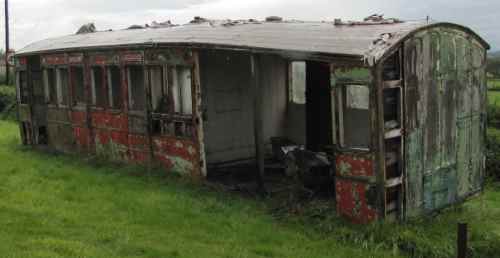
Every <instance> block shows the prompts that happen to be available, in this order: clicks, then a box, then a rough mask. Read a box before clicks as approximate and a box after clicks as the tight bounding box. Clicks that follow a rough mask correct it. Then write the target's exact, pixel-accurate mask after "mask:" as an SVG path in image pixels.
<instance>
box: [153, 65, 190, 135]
mask: <svg viewBox="0 0 500 258" xmlns="http://www.w3.org/2000/svg"><path fill="white" fill-rule="evenodd" d="M153 67H156V68H158V67H162V73H161V74H162V75H163V78H162V79H161V81H162V85H161V86H160V89H161V92H162V96H163V98H164V99H165V101H166V102H167V103H165V107H164V108H165V110H160V111H158V110H155V109H154V102H155V101H154V100H153V98H154V94H155V91H158V89H156V90H154V87H155V86H154V85H153V83H154V80H153V72H152V71H153V69H152V68H153ZM193 73H194V71H193V67H192V66H181V65H163V66H160V65H151V66H148V67H147V75H148V83H149V85H148V86H149V87H150V88H149V89H150V91H151V99H150V100H151V108H152V124H151V127H152V128H151V132H152V134H153V135H154V136H175V137H177V138H185V139H193V137H195V132H194V126H193V115H194V114H193V103H194V102H193ZM182 76H186V77H185V78H186V79H185V80H184V81H181V78H182ZM158 103H159V104H160V103H161V100H160V101H159V102H158Z"/></svg>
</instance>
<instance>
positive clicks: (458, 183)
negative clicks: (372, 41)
mask: <svg viewBox="0 0 500 258" xmlns="http://www.w3.org/2000/svg"><path fill="white" fill-rule="evenodd" d="M462 34H463V33H461V32H457V31H454V30H452V29H449V30H446V31H441V30H440V31H433V30H429V31H423V32H420V33H418V34H416V35H415V36H414V37H413V38H412V39H409V40H408V41H406V42H405V87H406V89H405V101H406V105H405V106H406V116H405V118H406V119H405V120H406V121H405V122H406V128H405V129H406V130H405V131H406V132H405V140H406V141H405V142H406V144H405V149H406V162H405V173H406V175H407V180H406V183H407V191H406V193H407V194H406V206H405V207H406V213H407V216H408V217H412V216H417V215H419V214H421V213H426V212H431V211H433V210H436V209H439V208H443V207H445V206H447V205H449V204H452V203H455V202H457V201H460V200H461V199H463V198H466V197H467V196H469V195H470V194H473V193H475V192H477V191H478V190H480V188H481V181H482V174H483V170H484V168H483V164H482V162H483V158H484V157H483V155H484V137H483V135H484V119H483V117H484V116H483V112H484V108H485V107H484V103H485V95H484V92H485V85H484V69H481V68H482V66H483V65H484V64H483V57H484V50H483V49H482V48H481V47H480V46H479V44H478V45H477V46H475V42H473V39H469V38H466V37H464V36H463V35H462ZM475 52H477V54H474V53H475ZM473 56H474V57H473Z"/></svg>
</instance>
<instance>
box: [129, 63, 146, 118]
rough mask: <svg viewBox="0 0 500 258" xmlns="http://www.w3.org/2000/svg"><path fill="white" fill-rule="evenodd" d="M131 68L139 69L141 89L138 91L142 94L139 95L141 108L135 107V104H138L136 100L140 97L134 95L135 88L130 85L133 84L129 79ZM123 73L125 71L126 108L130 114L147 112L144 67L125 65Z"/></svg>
mask: <svg viewBox="0 0 500 258" xmlns="http://www.w3.org/2000/svg"><path fill="white" fill-rule="evenodd" d="M132 68H139V70H140V71H141V72H142V78H141V79H142V87H141V89H140V90H142V92H143V94H141V96H142V104H141V107H139V108H138V107H137V103H139V102H138V101H136V100H137V98H139V97H141V96H139V95H138V94H136V92H135V90H134V88H135V87H136V86H135V85H132V83H133V80H132V78H131V76H132V73H131V71H132V70H131V69H132ZM125 71H126V75H127V88H128V101H129V105H128V108H129V111H132V112H146V110H147V94H146V85H147V82H146V78H147V74H146V66H143V65H135V64H130V65H127V66H125Z"/></svg>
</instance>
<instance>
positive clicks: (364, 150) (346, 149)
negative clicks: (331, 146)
mask: <svg viewBox="0 0 500 258" xmlns="http://www.w3.org/2000/svg"><path fill="white" fill-rule="evenodd" d="M337 151H339V152H358V153H370V152H371V149H370V148H361V147H337Z"/></svg>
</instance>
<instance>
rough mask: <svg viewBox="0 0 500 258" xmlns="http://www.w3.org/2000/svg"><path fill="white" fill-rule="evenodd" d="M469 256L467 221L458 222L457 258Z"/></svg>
mask: <svg viewBox="0 0 500 258" xmlns="http://www.w3.org/2000/svg"><path fill="white" fill-rule="evenodd" d="M466 257H467V223H458V232H457V258H466Z"/></svg>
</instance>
